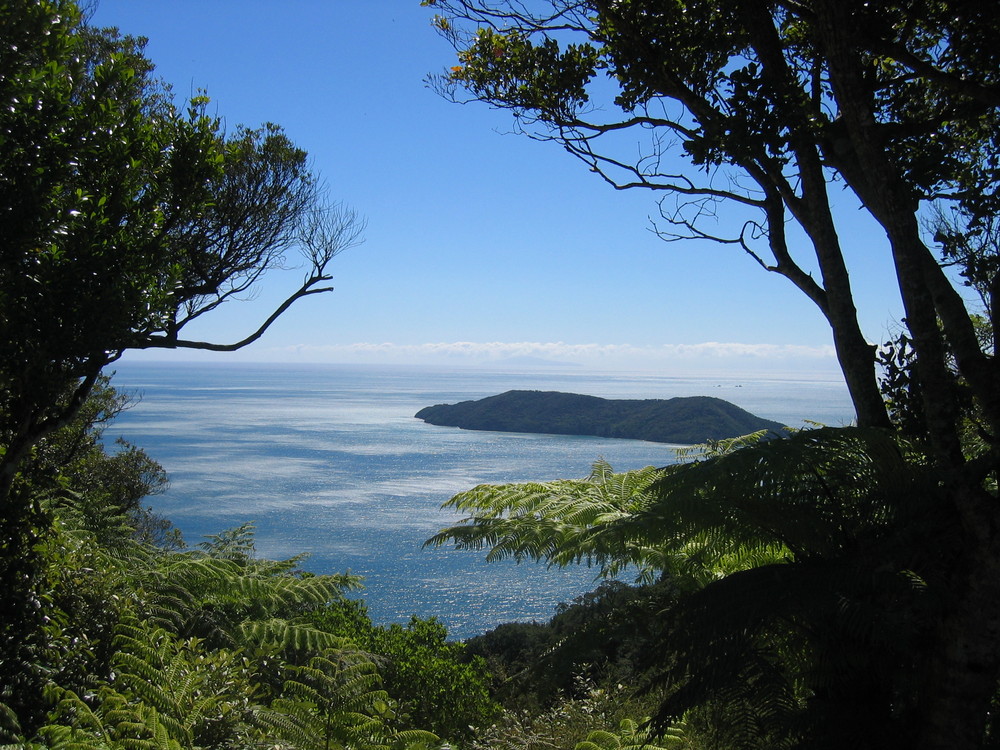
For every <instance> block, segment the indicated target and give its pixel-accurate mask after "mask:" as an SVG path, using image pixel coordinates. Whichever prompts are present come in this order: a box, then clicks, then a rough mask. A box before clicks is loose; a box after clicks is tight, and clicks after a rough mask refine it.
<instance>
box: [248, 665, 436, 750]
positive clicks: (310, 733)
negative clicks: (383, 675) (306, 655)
mask: <svg viewBox="0 0 1000 750" xmlns="http://www.w3.org/2000/svg"><path fill="white" fill-rule="evenodd" d="M393 709H394V704H393V701H392V700H391V699H390V698H389V696H388V695H387V694H386V693H385V691H384V690H382V689H381V679H380V677H379V675H378V672H377V670H376V668H375V665H374V664H373V663H372V662H371V661H370V660H369V659H368V658H367V657H365V656H364V655H362V654H360V653H358V652H355V653H348V652H344V651H325V652H323V653H322V654H319V655H317V656H315V657H313V658H311V659H310V660H309V662H308V663H307V664H304V665H301V666H292V667H289V668H288V670H287V679H286V680H285V684H284V688H283V691H282V696H281V697H280V698H278V699H276V700H275V701H274V702H273V703H272V704H271V707H270V710H269V711H267V712H263V713H261V714H259V716H258V721H260V722H261V724H262V725H263V726H266V727H267V728H268V729H269V731H270V732H271V733H273V734H275V735H276V736H278V737H280V738H282V739H284V740H285V741H287V742H289V743H291V746H294V747H295V748H298V749H299V750H328V749H329V748H356V749H357V750H389V749H390V748H393V747H431V746H434V745H436V744H438V738H437V737H435V736H434V735H433V734H431V733H429V732H421V731H416V730H407V731H397V730H395V729H394V728H393V726H392V720H393V718H394V710H393Z"/></svg>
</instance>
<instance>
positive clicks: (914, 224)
mask: <svg viewBox="0 0 1000 750" xmlns="http://www.w3.org/2000/svg"><path fill="white" fill-rule="evenodd" d="M425 4H426V5H431V6H434V7H436V8H438V9H439V10H440V12H441V15H440V16H439V17H438V18H437V19H436V24H437V27H438V28H439V29H440V30H441V31H442V33H444V34H445V35H446V36H447V37H448V38H449V39H451V40H452V41H453V42H454V44H455V45H456V47H457V49H458V53H459V63H460V64H459V65H457V66H455V67H453V68H452V69H451V71H450V72H448V73H446V74H445V75H443V76H440V77H438V78H437V79H436V85H437V86H438V87H439V89H440V90H441V91H442V92H443V93H445V94H446V95H448V96H450V97H452V98H454V99H473V100H480V101H484V102H487V103H489V104H491V105H493V106H496V107H501V108H505V109H509V110H511V111H512V112H513V114H514V115H515V118H516V121H517V123H518V126H519V128H520V129H521V130H522V131H523V132H526V133H527V134H528V135H529V136H531V137H534V138H537V139H540V140H546V141H553V142H555V143H558V144H559V145H561V146H562V147H564V148H565V149H566V150H567V151H568V152H569V153H570V154H572V155H573V156H575V157H577V158H579V159H580V160H582V161H583V162H584V163H585V165H586V166H587V167H588V168H589V169H590V170H591V171H593V172H595V173H597V175H598V176H600V177H602V178H603V179H605V180H606V181H607V182H609V183H610V184H611V185H612V186H614V187H615V188H618V189H632V188H637V189H650V190H654V191H659V192H661V193H663V194H665V196H666V197H665V198H663V199H662V200H661V201H660V204H659V205H660V216H661V221H662V224H661V230H660V231H661V234H662V235H663V236H664V237H665V238H667V239H678V238H689V239H702V240H710V241H716V242H724V243H728V244H732V245H734V246H736V247H739V248H742V249H743V250H744V251H745V252H747V253H749V254H750V255H751V256H752V257H753V258H754V259H755V260H757V262H758V263H759V264H760V265H761V266H763V267H764V268H766V269H767V270H769V271H772V272H775V273H778V274H781V275H783V276H785V277H786V278H788V279H789V280H790V281H791V282H792V283H793V284H795V285H796V287H797V288H799V289H800V290H801V291H802V292H803V293H804V294H806V295H807V296H808V297H809V298H810V299H811V300H812V301H813V302H814V303H815V304H816V305H817V307H818V308H819V309H820V311H821V312H822V313H823V314H824V316H825V317H826V319H827V320H828V321H829V324H830V326H831V331H832V335H833V339H834V343H835V346H836V349H837V354H838V359H839V361H840V365H841V367H842V369H843V372H844V376H845V380H846V382H847V385H848V388H849V390H850V393H851V396H852V399H853V402H854V405H855V408H856V411H857V415H858V422H859V424H860V425H861V426H864V427H868V426H871V427H883V428H885V427H888V426H889V425H890V420H889V419H888V416H887V412H886V409H885V405H884V403H883V401H882V398H881V395H880V394H879V392H878V388H877V386H876V378H875V356H874V348H873V347H872V346H871V345H870V344H869V343H868V342H867V341H866V339H865V338H864V336H863V334H862V332H861V330H860V328H859V326H858V323H857V316H856V313H855V307H854V300H853V295H852V293H851V287H850V280H849V275H848V271H849V269H848V266H847V263H846V260H845V254H844V252H843V239H842V238H841V236H840V235H839V234H838V225H837V217H836V214H835V212H834V211H833V210H832V209H831V189H830V183H831V182H833V181H837V182H840V183H842V184H843V185H844V186H845V187H846V188H847V189H848V190H849V191H850V192H851V193H852V194H853V196H854V197H855V198H856V199H857V201H858V202H859V203H860V205H861V206H863V207H864V209H865V210H867V212H868V213H869V214H871V216H872V217H873V218H874V219H875V221H876V222H878V224H879V225H880V226H881V227H882V229H883V230H884V232H885V235H886V239H887V246H888V251H889V252H890V254H891V257H892V260H893V264H894V268H895V272H896V277H897V280H898V286H899V291H900V294H901V297H902V301H903V305H904V310H905V315H906V318H905V321H904V322H905V325H906V335H907V339H908V340H909V341H910V342H912V348H913V353H914V356H913V358H912V368H911V369H912V383H913V385H914V389H913V392H914V393H916V394H919V399H920V405H921V406H920V408H921V411H922V417H921V421H922V425H923V427H922V429H923V436H922V438H923V440H922V443H923V444H924V445H925V446H926V451H927V460H928V461H929V463H930V464H931V466H933V468H934V473H933V475H932V476H933V482H932V484H933V491H931V489H926V492H925V495H926V496H927V497H930V498H932V499H933V503H932V506H933V508H934V515H935V517H938V518H942V519H944V523H943V528H948V529H955V530H956V531H955V536H953V537H950V540H951V543H952V544H954V545H955V550H956V554H955V555H954V556H953V557H950V558H949V564H948V565H947V566H946V568H945V570H944V571H943V572H942V574H941V576H940V577H939V578H937V579H936V583H935V591H936V595H937V596H940V597H941V601H943V602H945V603H946V606H944V607H943V608H942V609H940V610H937V612H938V613H940V617H939V618H938V619H937V620H936V621H935V622H934V623H933V627H932V628H930V631H929V633H928V634H927V635H926V637H927V638H928V640H929V642H931V643H933V647H931V648H928V649H927V651H926V653H925V657H926V658H925V659H924V660H923V662H922V666H921V670H922V671H921V675H922V677H921V681H922V684H924V685H925V686H926V687H925V688H924V689H923V690H922V691H921V697H920V701H921V702H920V706H919V710H918V711H917V712H916V714H915V715H916V719H915V721H916V724H915V726H917V727H918V728H919V729H918V732H917V737H918V738H919V744H920V746H922V747H928V748H931V747H941V748H943V747H951V748H954V747H963V748H964V747H977V746H979V745H980V744H981V742H982V741H983V737H984V732H985V725H986V722H987V717H988V716H989V707H990V703H991V700H992V698H993V696H994V694H995V692H996V688H997V680H998V677H1000V657H998V654H1000V649H998V648H997V645H998V644H997V635H996V634H997V633H998V632H1000V517H998V503H997V489H996V486H997V475H998V473H1000V445H998V436H1000V388H998V387H997V383H998V382H1000V364H998V363H997V360H996V357H995V353H994V351H993V349H992V346H991V345H989V344H988V343H986V344H984V338H983V337H981V336H980V335H978V333H979V331H980V330H981V327H977V317H976V313H975V312H974V311H971V310H970V309H969V308H968V307H967V305H966V303H965V300H964V298H963V295H962V294H961V293H960V291H959V289H957V288H956V281H955V279H954V277H953V275H950V274H949V272H948V267H949V265H951V264H952V261H953V260H954V258H955V253H956V252H957V251H958V250H960V249H961V248H960V246H959V245H958V244H957V243H956V242H955V241H954V240H955V239H956V238H955V237H954V236H952V237H951V238H950V239H949V238H948V237H946V236H939V239H942V240H944V242H943V249H944V252H945V262H944V263H942V262H940V261H939V259H938V258H937V257H935V253H934V251H933V250H932V246H933V237H932V236H928V233H926V232H924V231H923V228H922V222H921V217H922V215H924V213H925V212H926V211H927V210H928V208H933V207H939V208H940V209H942V210H944V211H946V212H947V211H949V210H951V209H952V208H953V209H954V210H956V211H957V212H959V215H960V216H961V217H962V225H963V227H964V229H966V230H969V231H967V232H964V233H963V236H965V237H967V238H971V239H973V240H975V239H977V238H983V237H988V236H989V230H988V227H989V226H990V224H989V221H990V217H991V216H994V215H995V214H996V208H997V186H998V181H1000V179H998V178H1000V172H998V169H1000V160H998V156H997V155H998V152H1000V140H998V139H1000V127H998V125H1000V50H997V48H996V45H994V44H993V43H992V42H991V40H992V39H993V38H994V36H995V34H996V32H997V31H998V30H1000V9H998V8H997V7H996V6H995V5H992V4H981V3H971V2H966V1H964V0H926V1H922V2H916V3H912V2H894V1H893V0H885V1H884V2H874V3H873V2H865V1H864V0H808V1H806V2H793V1H791V0H774V1H772V2H760V1H759V0H725V1H724V2H708V0H677V1H676V2H654V1H653V0H589V1H584V2H570V1H569V0H548V1H547V2H542V1H540V2H538V3H520V2H479V1H477V0H425ZM626 136H628V137H626ZM636 140H638V141H639V142H640V143H641V144H645V150H644V151H643V152H641V153H640V154H639V157H638V158H633V156H632V155H631V154H634V153H635V142H636ZM685 162H686V166H685ZM723 211H728V212H731V214H732V216H733V217H734V218H733V222H734V223H735V226H737V229H736V230H735V231H733V232H732V233H728V234H727V233H725V226H726V225H725V224H724V223H723V224H722V225H721V226H722V227H723V229H721V230H720V229H719V228H718V227H719V226H720V225H719V224H717V223H715V219H716V218H717V217H719V216H720V215H721V214H722V212H723ZM789 221H791V222H794V224H795V225H797V227H798V228H799V229H801V230H802V232H803V233H804V236H805V237H806V238H807V242H808V244H809V246H810V247H811V251H812V255H813V259H812V262H814V263H815V264H816V266H817V267H818V269H819V271H820V279H814V278H813V277H812V276H811V275H809V274H808V273H807V271H806V268H807V265H806V262H805V260H798V258H802V257H803V256H802V255H801V254H800V253H799V251H798V250H797V249H796V248H795V247H794V246H793V242H792V240H791V239H790V237H791V235H790V233H789V231H788V229H787V227H786V223H787V222H789ZM961 257H964V258H966V259H974V258H976V257H977V256H976V255H975V254H971V255H969V254H966V255H964V256H961ZM978 257H979V258H980V259H982V258H986V259H987V260H990V259H992V261H991V262H987V263H979V264H978V265H976V266H975V273H976V278H977V284H978V286H977V289H980V290H982V291H983V293H984V294H985V297H986V300H985V302H986V304H985V308H986V309H987V310H989V311H995V310H996V309H997V308H996V304H995V295H996V294H997V291H998V289H1000V276H998V274H997V270H996V266H995V251H994V254H993V255H990V254H989V253H987V254H985V255H983V254H980V255H979V256H978ZM972 267H973V266H971V265H970V266H967V268H972ZM990 314H991V315H993V312H991V313H990ZM991 322H995V321H994V320H992V319H991ZM970 403H971V404H972V407H971V408H972V409H973V410H974V412H975V414H976V421H977V427H978V429H977V430H975V431H970V430H967V429H966V428H965V420H964V418H963V417H964V416H965V415H967V414H968V413H969V404H970ZM970 440H972V441H974V444H970V442H969V441H970ZM939 514H940V515H939Z"/></svg>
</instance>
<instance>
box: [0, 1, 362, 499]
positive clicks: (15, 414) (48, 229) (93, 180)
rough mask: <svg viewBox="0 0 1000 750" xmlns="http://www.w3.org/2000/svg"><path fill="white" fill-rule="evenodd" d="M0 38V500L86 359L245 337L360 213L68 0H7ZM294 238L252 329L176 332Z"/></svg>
mask: <svg viewBox="0 0 1000 750" xmlns="http://www.w3.org/2000/svg"><path fill="white" fill-rule="evenodd" d="M0 36H2V37H3V39H4V45H3V48H2V51H0V101H2V102H3V108H2V114H0V134H2V138H0V174H2V178H0V234H2V236H3V237H4V252H3V254H2V259H0V383H2V386H3V388H2V390H0V393H2V396H0V441H2V442H0V444H2V446H3V454H2V456H0V505H2V506H4V507H6V506H8V505H10V504H11V499H10V496H11V488H12V484H13V481H14V476H15V474H16V472H17V469H18V466H19V465H20V463H21V461H22V460H23V459H24V457H25V456H26V455H27V454H28V452H29V451H30V449H31V447H32V446H33V445H35V444H36V443H37V442H38V441H39V440H40V439H41V438H42V437H44V436H45V435H47V434H49V433H50V432H52V431H53V430H54V429H57V428H58V427H59V426H61V425H63V424H65V423H66V422H67V421H69V420H70V419H72V417H73V415H74V414H75V413H76V411H77V410H78V409H79V408H80V406H81V405H82V404H83V402H84V401H85V400H86V397H87V395H88V393H89V392H90V390H91V389H92V388H93V386H94V383H95V382H96V381H97V378H98V377H99V375H100V373H101V370H102V368H104V367H105V366H107V365H108V364H109V363H111V362H113V361H115V360H116V359H117V358H118V357H120V356H121V354H122V353H123V352H125V351H127V350H129V349H149V348H163V349H176V348H192V349H207V350H212V351H232V350H235V349H239V348H241V347H244V346H246V345H248V344H250V343H252V342H253V341H256V340H257V339H258V338H260V336H261V335H263V333H264V332H265V331H266V330H267V328H268V327H269V326H270V325H271V323H273V322H274V320H276V319H277V318H278V317H279V316H280V315H281V314H282V313H283V312H285V311H286V310H287V309H288V308H289V306H290V305H292V304H293V303H294V302H296V301H297V300H299V299H301V298H303V297H306V296H309V295H313V294H319V293H322V292H326V291H330V287H328V286H324V284H325V282H327V281H329V280H330V278H331V277H330V275H329V271H328V265H329V263H330V261H331V260H332V259H333V257H334V256H335V255H336V254H337V253H339V252H340V251H341V250H343V249H344V248H346V247H350V246H351V245H353V244H355V243H356V242H357V241H358V238H359V234H360V231H361V228H362V226H361V223H360V222H359V221H358V219H357V218H356V217H355V216H354V214H353V213H351V212H350V211H348V210H345V209H343V208H341V207H339V206H330V205H327V204H326V203H325V202H324V201H325V195H324V191H323V189H322V186H321V185H320V183H319V182H318V181H317V179H316V178H315V177H314V176H313V175H312V174H311V173H310V171H309V169H308V167H307V163H306V154H305V152H303V151H301V150H300V149H298V148H296V147H295V146H294V145H293V144H292V143H291V141H290V140H289V139H288V138H287V137H286V136H285V135H284V134H283V133H282V131H281V130H280V128H278V127H277V126H274V125H266V126H264V127H261V128H258V129H249V128H243V127H240V128H237V129H236V131H235V132H233V133H226V132H225V131H224V129H223V127H222V124H221V121H220V120H219V119H217V118H214V117H211V116H209V115H208V114H207V104H208V100H207V98H206V97H204V96H198V97H195V98H194V99H193V100H192V101H191V103H190V104H189V105H188V106H187V107H186V108H181V107H178V106H177V105H176V104H175V103H174V101H173V98H172V96H171V93H170V90H169V88H168V87H166V86H165V85H164V84H163V83H161V82H159V81H158V80H157V79H155V78H154V77H153V65H152V63H150V62H149V60H148V59H146V58H145V56H144V55H143V52H142V49H143V41H142V40H137V39H132V38H128V37H121V36H119V35H118V34H117V33H116V32H115V31H114V30H103V31H102V30H97V29H92V28H90V27H88V26H87V25H86V24H85V23H84V22H83V21H82V20H81V16H80V12H79V10H78V8H77V6H76V4H75V3H74V2H72V0H53V2H38V1H36V0H17V2H13V3H5V4H4V6H3V8H0ZM292 250H296V251H298V252H300V253H301V254H302V255H303V257H304V260H305V263H306V265H307V270H306V273H305V276H304V278H303V280H302V282H301V284H300V285H299V287H298V288H297V289H296V290H295V291H294V292H293V293H292V294H290V295H289V296H288V297H287V298H286V299H285V300H284V301H283V302H282V303H281V304H279V305H278V306H277V307H276V308H275V310H274V311H273V313H271V314H270V315H269V316H268V317H267V318H266V319H265V320H264V321H263V322H262V323H261V324H260V325H259V326H258V327H257V328H256V329H255V330H252V331H250V332H249V333H248V335H247V336H246V337H244V338H243V339H241V340H239V341H236V342H229V343H224V342H212V341H202V340H198V339H191V338H185V337H184V335H183V332H184V329H185V328H186V327H187V326H188V325H189V324H191V323H193V322H195V321H198V320H200V319H201V318H202V317H203V316H205V315H207V314H210V313H211V312H212V311H214V310H215V309H217V308H218V307H219V306H220V305H222V304H224V303H226V302H227V301H230V300H233V299H239V298H241V297H245V296H246V295H248V294H252V292H253V290H254V288H255V285H256V284H257V283H258V282H259V281H261V279H262V278H263V276H264V275H265V274H266V273H267V272H268V271H270V270H273V269H281V268H283V267H285V266H286V254H287V253H288V252H289V251H292ZM18 502H19V503H20V504H22V505H23V503H24V501H23V500H21V501H18ZM15 504H17V503H15Z"/></svg>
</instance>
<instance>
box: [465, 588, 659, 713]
mask: <svg viewBox="0 0 1000 750" xmlns="http://www.w3.org/2000/svg"><path fill="white" fill-rule="evenodd" d="M676 596H677V591H676V590H675V589H674V587H673V586H672V585H671V584H670V583H669V582H666V581H664V582H660V583H656V584H647V585H643V586H629V585H627V584H625V583H623V582H621V581H605V582H603V583H602V584H601V585H600V586H599V587H598V588H597V589H595V590H594V591H592V592H590V593H587V594H584V595H582V596H579V597H577V598H576V599H574V600H573V602H572V603H571V604H566V603H562V604H560V605H559V606H558V607H557V608H556V614H555V615H554V616H553V617H552V619H551V620H550V621H549V622H547V623H508V624H504V625H501V626H499V627H498V628H495V629H494V630H491V631H490V632H488V633H484V634H483V635H480V636H476V637H475V638H471V639H469V640H468V641H467V649H468V652H469V653H471V654H476V655H480V656H482V657H483V658H484V659H485V660H486V663H487V664H488V665H489V667H490V672H491V673H492V674H493V677H494V681H495V682H494V685H495V688H494V689H495V691H496V694H497V697H498V699H499V700H500V701H501V702H502V703H503V704H504V705H505V706H506V707H507V708H529V709H532V710H537V709H548V708H551V707H552V705H553V704H554V703H555V701H557V700H558V699H559V698H560V696H562V697H565V696H569V697H574V698H582V697H584V696H583V695H581V694H578V690H579V689H580V687H581V684H582V683H581V681H580V678H581V677H585V678H586V679H587V680H588V681H589V682H590V683H591V684H596V685H600V686H607V687H608V688H609V689H611V688H614V689H616V690H617V691H618V692H620V693H622V694H623V695H626V696H628V695H631V694H632V693H634V692H635V691H636V690H637V689H638V688H639V687H640V686H641V685H643V684H644V683H645V682H646V681H647V677H648V672H649V670H650V667H651V662H650V658H649V654H650V651H651V649H653V647H654V641H655V639H656V638H657V637H658V636H659V631H660V629H661V627H662V626H661V622H662V617H661V615H660V613H661V612H662V611H663V610H664V609H666V608H668V607H670V606H672V604H673V602H674V601H675V599H676ZM615 686H617V687H615ZM623 686H627V687H623Z"/></svg>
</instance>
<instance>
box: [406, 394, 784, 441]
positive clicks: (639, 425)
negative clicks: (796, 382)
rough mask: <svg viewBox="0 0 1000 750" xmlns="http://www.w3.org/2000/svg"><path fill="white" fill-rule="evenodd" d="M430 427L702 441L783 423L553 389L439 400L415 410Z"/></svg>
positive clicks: (699, 406)
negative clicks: (450, 400) (458, 399)
mask: <svg viewBox="0 0 1000 750" xmlns="http://www.w3.org/2000/svg"><path fill="white" fill-rule="evenodd" d="M416 417H417V418H418V419H422V420H424V421H425V422H427V423H429V424H433V425H441V426H444V427H461V428H463V429H466V430H493V431H497V432H532V433H545V434H552V435H593V436H596V437H610V438H627V439H631V440H649V441H652V442H657V443H682V444H691V443H701V442H704V441H706V440H723V439H725V438H732V437H738V436H740V435H746V434H748V433H750V432H756V431H758V430H773V431H774V432H775V433H778V434H780V433H781V432H782V431H783V425H781V424H780V423H779V422H774V421H772V420H769V419H762V418H761V417H757V416H754V415H753V414H751V413H750V412H748V411H746V410H744V409H741V408H740V407H738V406H736V405H735V404H731V403H729V402H728V401H723V400H722V399H720V398H712V397H709V396H692V397H687V398H671V399H614V400H613V399H605V398H598V397H596V396H581V395H578V394H575V393H559V392H557V391H507V392H506V393H501V394H500V395H498V396H489V397H488V398H484V399H480V400H478V401H462V402H461V403H458V404H438V405H436V406H428V407H426V408H424V409H421V410H420V411H418V412H417V414H416Z"/></svg>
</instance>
